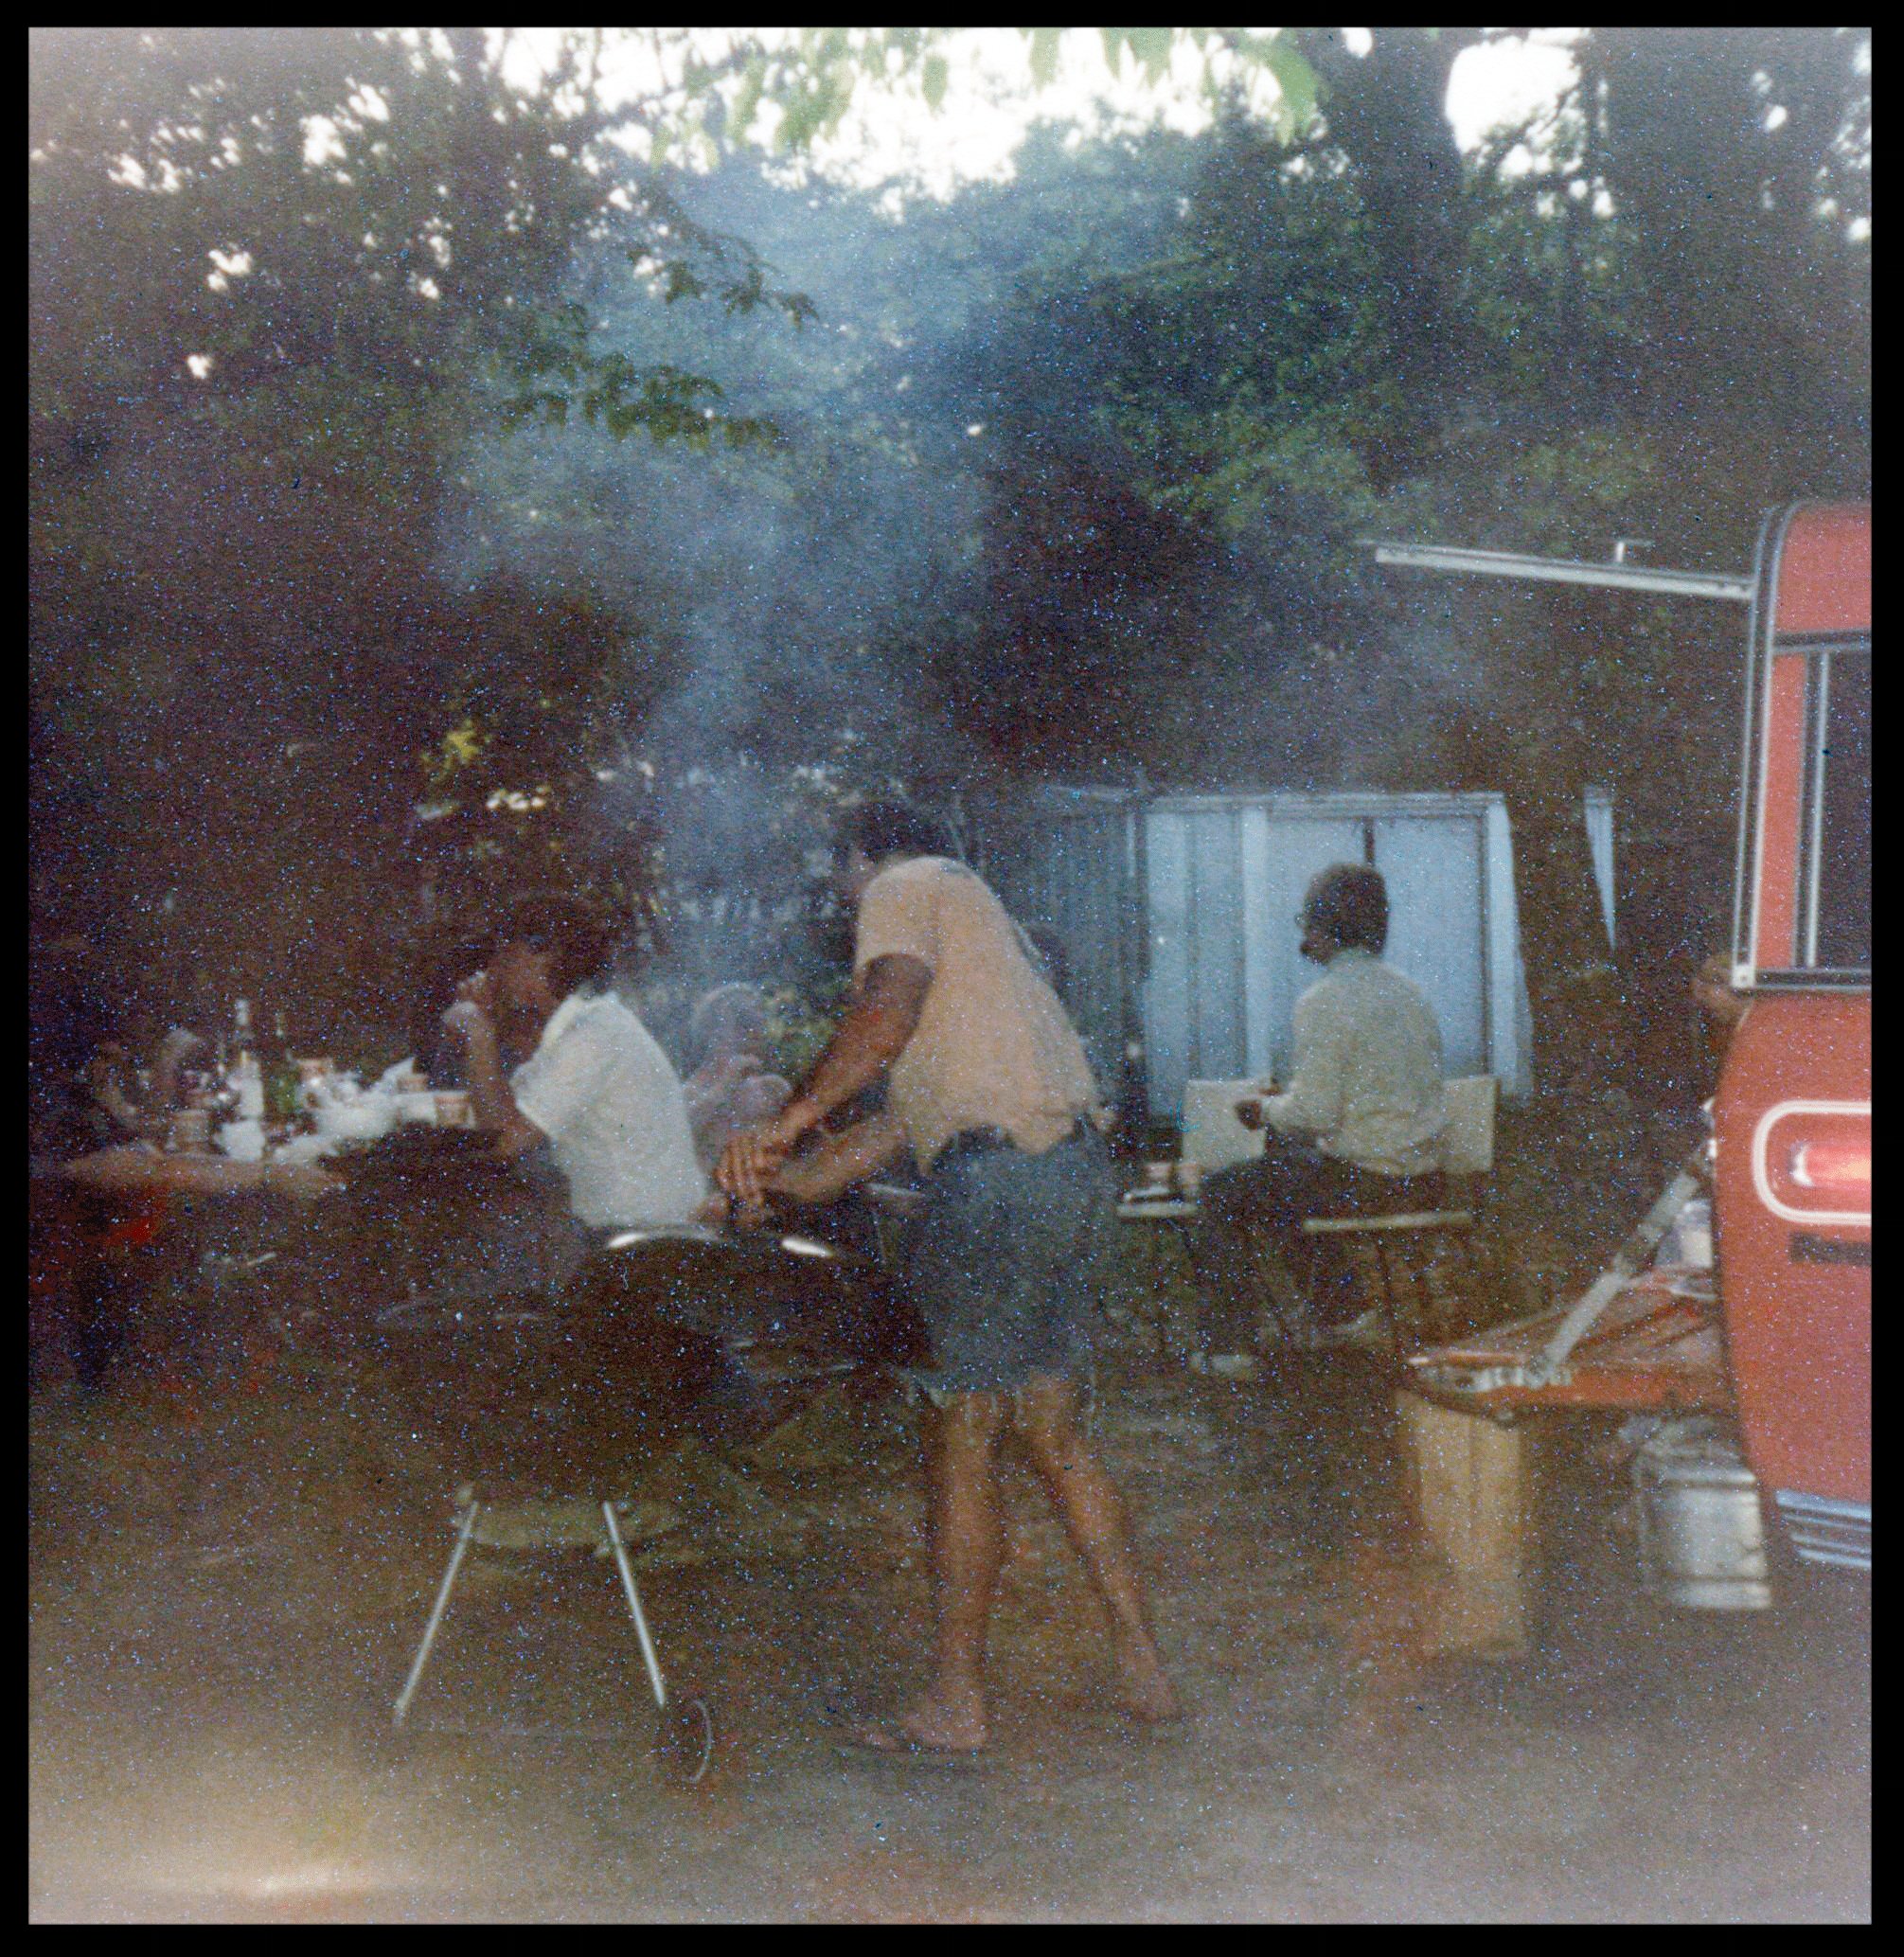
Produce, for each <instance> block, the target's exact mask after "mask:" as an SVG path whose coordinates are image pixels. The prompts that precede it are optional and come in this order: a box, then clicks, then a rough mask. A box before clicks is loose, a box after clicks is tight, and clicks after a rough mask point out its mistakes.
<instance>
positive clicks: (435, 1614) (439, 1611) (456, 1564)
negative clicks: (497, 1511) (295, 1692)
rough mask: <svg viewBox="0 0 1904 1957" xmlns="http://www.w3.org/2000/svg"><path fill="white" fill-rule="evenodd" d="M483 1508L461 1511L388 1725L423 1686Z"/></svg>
mask: <svg viewBox="0 0 1904 1957" xmlns="http://www.w3.org/2000/svg"><path fill="white" fill-rule="evenodd" d="M481 1506H482V1504H481V1503H478V1502H472V1503H470V1505H469V1507H468V1508H466V1509H465V1510H464V1511H463V1525H462V1527H461V1528H460V1529H458V1530H457V1531H456V1546H455V1548H454V1549H453V1550H452V1551H451V1552H450V1567H449V1568H448V1569H447V1570H445V1571H444V1572H443V1580H442V1582H441V1583H440V1584H439V1585H438V1586H437V1589H436V1608H435V1609H434V1610H432V1611H431V1612H430V1621H429V1623H428V1624H427V1625H425V1626H424V1628H423V1642H422V1643H421V1644H420V1645H418V1647H417V1656H416V1659H415V1660H414V1661H413V1663H411V1666H410V1676H409V1677H408V1678H407V1679H405V1680H404V1681H403V1689H402V1691H400V1693H399V1694H398V1695H397V1712H396V1717H395V1718H394V1719H393V1721H392V1722H391V1723H392V1724H393V1725H397V1726H400V1725H402V1723H403V1716H404V1715H405V1714H406V1713H407V1712H408V1711H409V1710H410V1701H411V1700H412V1699H414V1698H416V1696H417V1687H418V1685H420V1684H421V1683H422V1682H423V1667H424V1666H425V1665H426V1664H428V1663H429V1662H430V1647H431V1646H433V1645H434V1644H435V1643H436V1627H437V1626H438V1625H439V1624H441V1623H442V1621H443V1612H444V1611H445V1610H448V1609H449V1608H450V1592H451V1590H452V1589H453V1588H454V1585H455V1581H456V1572H457V1570H458V1569H459V1568H460V1567H461V1565H462V1561H463V1553H464V1552H465V1551H466V1550H467V1549H468V1548H469V1546H470V1536H471V1533H472V1531H473V1530H474V1528H475V1526H476V1512H477V1510H478V1509H479V1508H480V1507H481Z"/></svg>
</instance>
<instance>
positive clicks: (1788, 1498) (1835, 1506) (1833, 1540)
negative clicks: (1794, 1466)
mask: <svg viewBox="0 0 1904 1957" xmlns="http://www.w3.org/2000/svg"><path fill="white" fill-rule="evenodd" d="M1773 1500H1774V1501H1775V1502H1776V1503H1777V1504H1778V1510H1779V1514H1780V1517H1781V1518H1782V1519H1783V1521H1784V1522H1785V1526H1786V1530H1787V1533H1788V1535H1789V1536H1790V1538H1791V1546H1792V1547H1793V1548H1794V1549H1795V1550H1796V1551H1797V1552H1798V1554H1799V1556H1800V1557H1803V1558H1804V1560H1805V1561H1806V1562H1807V1563H1829V1564H1831V1565H1833V1566H1835V1567H1836V1568H1839V1569H1843V1570H1868V1569H1870V1567H1871V1504H1870V1503H1868V1502H1841V1501H1838V1500H1836V1499H1834V1498H1833V1497H1831V1496H1829V1495H1806V1494H1803V1493H1800V1492H1798V1491H1796V1490H1794V1489H1791V1488H1780V1489H1778V1490H1777V1491H1776V1492H1775V1494H1774V1496H1773Z"/></svg>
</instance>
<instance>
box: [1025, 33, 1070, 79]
mask: <svg viewBox="0 0 1904 1957" xmlns="http://www.w3.org/2000/svg"><path fill="white" fill-rule="evenodd" d="M1026 32H1028V33H1029V34H1030V36H1031V79H1032V80H1034V81H1035V82H1036V83H1037V84H1038V86H1039V87H1040V88H1049V87H1050V86H1051V84H1052V82H1053V81H1054V80H1056V79H1057V76H1058V42H1059V35H1061V34H1062V33H1063V32H1064V29H1063V28H1062V27H1030V28H1027V29H1026Z"/></svg>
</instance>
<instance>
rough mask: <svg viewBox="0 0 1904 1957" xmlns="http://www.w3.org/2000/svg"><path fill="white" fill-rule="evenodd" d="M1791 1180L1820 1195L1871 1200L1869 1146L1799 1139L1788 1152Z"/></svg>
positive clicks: (1802, 1187)
mask: <svg viewBox="0 0 1904 1957" xmlns="http://www.w3.org/2000/svg"><path fill="white" fill-rule="evenodd" d="M1789 1173H1790V1176H1791V1180H1792V1181H1793V1182H1794V1183H1797V1184H1798V1186H1799V1187H1800V1188H1801V1189H1809V1190H1814V1191H1816V1192H1817V1193H1818V1194H1819V1195H1821V1196H1841V1197H1854V1196H1856V1197H1861V1198H1862V1199H1863V1201H1865V1202H1867V1203H1868V1202H1869V1201H1871V1146H1870V1144H1869V1143H1868V1142H1867V1143H1866V1144H1865V1145H1864V1147H1862V1148H1859V1147H1857V1146H1856V1145H1846V1144H1842V1143H1841V1144H1839V1145H1837V1146H1836V1147H1834V1146H1833V1145H1832V1144H1830V1143H1827V1142H1800V1143H1799V1144H1798V1145H1797V1146H1796V1147H1795V1148H1793V1149H1792V1151H1791V1167H1790V1171H1789Z"/></svg>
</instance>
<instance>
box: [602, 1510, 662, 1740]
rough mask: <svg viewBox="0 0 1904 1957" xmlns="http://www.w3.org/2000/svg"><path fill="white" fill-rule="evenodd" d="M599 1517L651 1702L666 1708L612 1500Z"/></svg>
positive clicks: (646, 1621)
mask: <svg viewBox="0 0 1904 1957" xmlns="http://www.w3.org/2000/svg"><path fill="white" fill-rule="evenodd" d="M601 1519H602V1521H604V1522H606V1523H607V1524H608V1539H609V1543H610V1545H611V1546H612V1547H613V1549H614V1566H615V1568H616V1569H617V1570H619V1571H620V1572H621V1587H622V1589H623V1590H624V1591H625V1592H627V1593H628V1609H629V1614H630V1615H631V1616H632V1618H633V1619H634V1634H635V1636H636V1637H637V1638H638V1639H639V1640H640V1641H641V1662H642V1663H643V1664H645V1665H646V1666H647V1667H648V1682H649V1684H650V1685H652V1686H653V1687H654V1702H655V1704H656V1705H657V1706H659V1707H660V1708H661V1710H662V1711H663V1712H666V1711H667V1680H666V1679H664V1678H663V1677H662V1676H661V1661H660V1660H659V1659H658V1658H656V1657H655V1655H654V1640H653V1639H652V1638H650V1637H649V1634H648V1619H647V1618H646V1617H644V1616H643V1615H642V1614H641V1593H640V1592H639V1591H637V1590H636V1589H635V1587H634V1567H633V1565H632V1563H630V1561H629V1560H628V1549H627V1546H626V1544H624V1543H623V1541H622V1539H621V1525H620V1523H618V1522H617V1521H615V1519H614V1503H613V1502H604V1503H602V1505H601Z"/></svg>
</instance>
